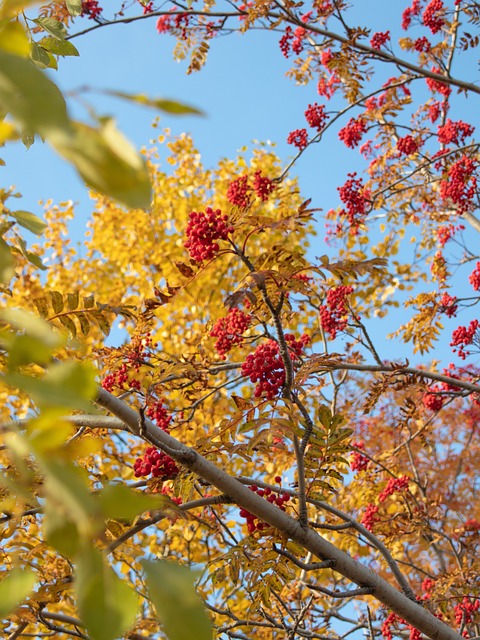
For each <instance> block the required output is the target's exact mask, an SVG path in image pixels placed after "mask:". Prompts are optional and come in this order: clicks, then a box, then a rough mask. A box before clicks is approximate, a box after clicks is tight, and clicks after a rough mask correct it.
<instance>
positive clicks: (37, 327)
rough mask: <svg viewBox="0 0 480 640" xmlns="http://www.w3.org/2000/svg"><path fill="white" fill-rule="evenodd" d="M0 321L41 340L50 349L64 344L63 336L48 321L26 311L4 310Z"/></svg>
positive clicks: (0, 312)
mask: <svg viewBox="0 0 480 640" xmlns="http://www.w3.org/2000/svg"><path fill="white" fill-rule="evenodd" d="M0 319H1V320H3V321H4V322H8V324H9V325H11V326H12V327H14V328H15V329H18V330H19V331H24V332H25V333H27V334H29V335H31V336H33V337H35V338H37V339H38V340H41V341H42V342H43V343H44V344H45V345H46V346H48V347H49V348H50V349H55V348H56V347H59V346H60V345H62V344H63V343H64V339H63V338H62V336H60V335H59V334H58V333H57V332H56V331H54V330H53V329H52V327H51V325H49V324H48V322H46V320H43V318H39V317H38V316H36V315H34V314H33V313H30V312H29V311H25V310H24V309H14V308H11V309H2V310H1V311H0Z"/></svg>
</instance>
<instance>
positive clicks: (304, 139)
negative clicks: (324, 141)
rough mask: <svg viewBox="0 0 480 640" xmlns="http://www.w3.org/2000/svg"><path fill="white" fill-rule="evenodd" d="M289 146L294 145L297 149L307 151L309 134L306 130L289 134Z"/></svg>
mask: <svg viewBox="0 0 480 640" xmlns="http://www.w3.org/2000/svg"><path fill="white" fill-rule="evenodd" d="M287 143H288V144H293V145H294V146H295V147H297V149H305V147H306V146H307V144H308V133H307V130H306V129H295V130H294V131H291V132H290V133H289V134H288V138H287Z"/></svg>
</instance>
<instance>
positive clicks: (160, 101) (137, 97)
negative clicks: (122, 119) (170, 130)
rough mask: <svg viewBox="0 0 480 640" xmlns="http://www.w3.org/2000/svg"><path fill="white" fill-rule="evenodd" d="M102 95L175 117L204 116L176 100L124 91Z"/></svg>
mask: <svg viewBox="0 0 480 640" xmlns="http://www.w3.org/2000/svg"><path fill="white" fill-rule="evenodd" d="M103 93H106V94H107V95H110V96H114V97H116V98H121V99H122V100H128V101H129V102H135V103H136V104H140V105H143V106H145V107H152V108H153V109H158V110H160V111H164V112H165V113H170V114H172V115H176V116H186V115H195V116H204V115H205V114H204V113H203V111H200V109H197V108H195V107H192V106H190V105H188V104H183V103H182V102H177V101H176V100H167V99H165V98H149V97H148V96H146V95H145V94H143V93H125V92H124V91H113V90H109V89H106V90H105V91H103Z"/></svg>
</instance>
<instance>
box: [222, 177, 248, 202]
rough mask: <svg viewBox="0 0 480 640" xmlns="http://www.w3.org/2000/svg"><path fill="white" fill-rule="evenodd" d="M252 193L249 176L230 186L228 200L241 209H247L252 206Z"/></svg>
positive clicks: (238, 179) (240, 178) (233, 182)
mask: <svg viewBox="0 0 480 640" xmlns="http://www.w3.org/2000/svg"><path fill="white" fill-rule="evenodd" d="M251 191H252V188H251V186H250V185H249V184H248V176H240V177H239V178H235V180H232V182H231V183H230V184H229V185H228V189H227V200H228V201H229V202H231V203H232V204H234V205H235V206H237V207H239V208H240V209H246V208H247V207H248V206H249V204H250V193H251Z"/></svg>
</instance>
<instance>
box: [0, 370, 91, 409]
mask: <svg viewBox="0 0 480 640" xmlns="http://www.w3.org/2000/svg"><path fill="white" fill-rule="evenodd" d="M3 380H4V382H5V383H6V384H7V385H9V386H11V387H14V388H16V389H22V390H23V391H24V392H25V393H27V394H28V395H30V396H31V397H32V398H33V399H34V400H35V402H36V403H37V404H38V405H39V406H40V407H63V408H65V409H83V410H84V411H90V412H91V410H92V407H91V403H90V401H91V400H92V399H93V397H94V395H95V390H96V383H95V372H94V370H93V368H91V367H90V366H88V365H87V364H86V363H81V362H61V363H58V364H55V365H53V366H52V367H51V368H50V369H49V371H48V372H47V374H46V375H45V376H44V377H43V378H32V377H30V376H26V375H23V374H21V373H16V372H9V373H6V374H5V375H4V376H3Z"/></svg>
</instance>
